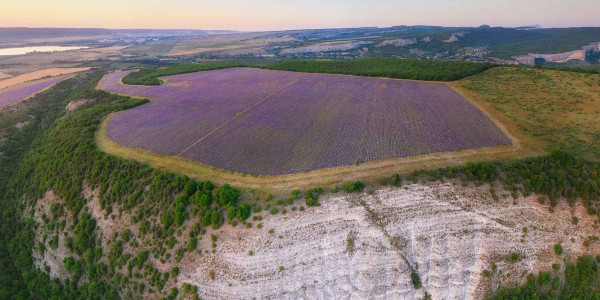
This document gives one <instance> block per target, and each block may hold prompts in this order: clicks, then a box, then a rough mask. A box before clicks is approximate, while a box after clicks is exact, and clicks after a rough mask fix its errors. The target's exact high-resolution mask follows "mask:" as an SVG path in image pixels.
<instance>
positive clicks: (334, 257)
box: [179, 183, 600, 299]
mask: <svg viewBox="0 0 600 300" xmlns="http://www.w3.org/2000/svg"><path fill="white" fill-rule="evenodd" d="M488 189H489V186H487V187H486V186H482V187H479V188H473V187H471V188H464V187H461V186H459V185H453V184H449V183H446V184H439V183H436V184H430V185H419V184H416V185H410V186H408V187H406V188H389V189H384V190H380V191H377V192H375V193H374V194H373V195H367V194H352V195H347V194H340V195H339V196H337V195H332V196H328V197H323V198H322V199H321V200H320V202H321V203H322V206H320V207H316V208H307V210H306V211H304V212H300V211H298V210H296V211H293V212H292V211H290V209H289V207H288V213H287V214H285V215H282V214H277V215H269V214H264V216H263V218H264V220H263V221H262V228H261V229H257V228H256V226H253V228H250V229H248V228H241V226H237V227H235V228H232V227H230V226H227V227H226V228H225V229H223V230H221V231H219V232H218V233H214V234H216V235H218V236H219V241H218V246H217V248H216V253H204V254H202V255H194V254H192V255H186V256H185V257H184V260H183V261H182V265H183V266H184V267H183V269H182V270H181V274H182V275H181V276H180V277H179V278H180V283H179V284H182V283H184V282H187V283H191V284H195V285H198V286H199V293H200V296H201V297H202V298H204V299H254V298H255V299H300V298H303V299H332V298H334V299H339V298H344V299H346V298H352V299H374V298H381V299H420V298H422V297H423V296H424V295H425V292H427V293H429V294H431V296H432V297H433V299H481V298H483V297H484V296H485V295H484V293H485V292H486V291H488V288H489V287H495V286H497V285H498V284H499V283H502V284H509V283H511V282H515V281H516V282H524V281H525V277H524V276H525V275H526V274H528V273H530V272H534V273H537V272H538V271H539V270H542V269H543V270H550V268H551V264H552V263H555V262H559V261H560V260H561V259H562V258H566V257H570V256H575V255H580V254H582V253H585V252H586V251H590V252H594V251H598V250H599V249H600V247H598V245H594V246H592V247H590V248H589V249H584V247H583V246H582V241H583V239H584V238H586V237H588V236H589V235H592V234H593V229H592V221H591V219H590V218H587V214H586V212H585V209H584V208H583V206H579V205H576V206H575V207H573V208H570V207H568V205H566V204H565V203H563V204H561V205H559V207H557V208H556V212H555V213H549V212H548V208H547V207H544V206H543V205H541V204H539V203H538V202H537V197H536V196H530V197H528V198H519V199H518V200H516V201H514V200H513V198H504V199H501V200H499V201H494V200H492V199H491V196H490V194H489V191H488ZM573 216H577V217H579V219H580V220H582V221H580V222H579V225H577V226H575V225H573V224H572V223H571V222H572V218H573ZM588 219H590V220H588ZM524 228H526V229H524ZM556 228H560V230H557V229H556ZM270 229H274V233H269V232H268V231H269V230H270ZM570 238H575V240H576V241H577V242H576V243H571V242H570V241H568V240H569V239H570ZM556 243H562V244H563V247H564V248H565V253H566V254H565V255H564V256H563V257H560V258H559V257H557V256H556V255H555V254H554V253H553V250H552V247H553V245H554V244H556ZM200 244H201V246H199V247H200V248H202V249H210V245H209V244H210V240H209V239H203V240H202V241H200ZM249 251H252V253H253V255H252V256H249V254H248V253H249ZM511 253H519V254H520V256H521V261H519V262H512V261H510V259H508V257H509V256H510V254H511ZM492 263H495V264H496V265H497V266H498V270H497V271H492V275H491V276H490V277H486V276H483V275H482V272H483V270H485V269H488V270H491V264H492ZM209 270H214V272H215V279H214V280H210V279H209V278H208V273H209ZM411 270H416V272H417V273H418V274H419V276H420V278H421V281H422V282H423V287H422V288H420V289H415V288H414V287H413V285H412V283H411V279H410V274H411ZM500 271H501V272H502V274H503V275H506V274H507V273H510V274H513V275H512V276H507V278H508V279H506V280H507V281H502V279H501V277H503V275H499V272H500Z"/></svg>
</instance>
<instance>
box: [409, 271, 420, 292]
mask: <svg viewBox="0 0 600 300" xmlns="http://www.w3.org/2000/svg"><path fill="white" fill-rule="evenodd" d="M410 279H411V281H412V284H413V286H414V287H415V289H417V290H418V289H420V288H421V285H422V284H421V277H419V274H417V273H416V272H412V273H410Z"/></svg>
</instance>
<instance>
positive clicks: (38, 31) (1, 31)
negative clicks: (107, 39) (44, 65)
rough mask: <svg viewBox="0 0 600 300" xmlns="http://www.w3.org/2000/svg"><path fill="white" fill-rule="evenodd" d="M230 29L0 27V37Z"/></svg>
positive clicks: (194, 32) (174, 33) (178, 33)
mask: <svg viewBox="0 0 600 300" xmlns="http://www.w3.org/2000/svg"><path fill="white" fill-rule="evenodd" d="M234 32H235V31H231V30H196V29H104V28H29V27H0V38H34V37H69V36H107V35H108V36H114V35H126V36H140V35H142V36H146V35H154V36H161V35H163V36H185V35H207V34H218V33H234Z"/></svg>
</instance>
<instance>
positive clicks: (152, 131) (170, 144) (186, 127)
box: [99, 69, 294, 155]
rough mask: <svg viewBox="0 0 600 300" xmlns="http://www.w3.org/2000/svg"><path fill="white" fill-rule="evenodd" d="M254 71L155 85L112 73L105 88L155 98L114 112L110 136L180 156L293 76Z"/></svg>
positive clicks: (226, 72)
mask: <svg viewBox="0 0 600 300" xmlns="http://www.w3.org/2000/svg"><path fill="white" fill-rule="evenodd" d="M252 71H253V70H252V69H236V70H233V69H225V70H218V71H209V72H199V73H190V74H184V75H176V76H171V77H173V78H171V77H169V78H168V81H169V83H168V84H164V85H158V86H150V87H148V86H135V85H123V84H121V83H120V82H119V79H120V78H121V77H123V76H125V75H126V74H127V73H128V72H130V71H123V72H114V73H110V74H108V75H107V76H106V77H105V78H104V79H103V80H102V82H101V83H100V85H99V88H100V89H102V90H106V91H110V92H114V93H120V94H126V95H131V96H140V97H147V98H151V99H155V100H156V101H153V102H151V103H148V104H146V105H143V106H139V107H136V108H133V109H130V110H127V111H124V112H121V113H119V114H117V115H115V116H113V117H112V118H111V121H110V122H109V124H108V126H107V135H108V137H109V138H111V139H112V140H114V141H116V142H117V143H119V144H121V145H125V146H128V147H137V148H143V149H147V150H150V151H152V152H155V153H160V154H167V155H177V154H179V153H180V152H181V151H183V150H184V149H185V148H186V147H188V146H189V145H191V144H192V143H194V142H195V141H196V140H198V139H199V138H200V137H202V136H204V135H206V134H207V133H209V132H210V131H212V130H213V129H215V128H216V127H217V126H219V125H220V124H222V123H223V122H225V121H227V120H229V119H231V118H233V117H234V116H235V115H236V114H238V113H240V112H242V111H243V110H244V109H246V108H248V107H249V106H251V105H252V104H254V103H256V102H258V101H260V100H261V99H263V98H264V97H267V96H268V95H269V94H271V93H272V92H274V91H276V90H277V89H279V88H281V87H282V86H284V85H285V84H287V83H289V82H290V81H292V80H293V79H294V78H293V75H292V74H287V76H277V75H276V74H272V75H271V76H262V77H256V76H253V75H254V74H252ZM172 79H173V80H172Z"/></svg>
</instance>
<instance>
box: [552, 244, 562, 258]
mask: <svg viewBox="0 0 600 300" xmlns="http://www.w3.org/2000/svg"><path fill="white" fill-rule="evenodd" d="M554 253H556V255H561V254H563V247H562V245H561V244H556V245H554Z"/></svg>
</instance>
